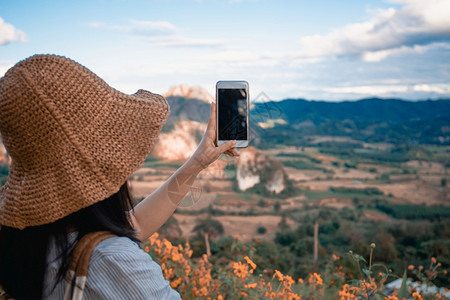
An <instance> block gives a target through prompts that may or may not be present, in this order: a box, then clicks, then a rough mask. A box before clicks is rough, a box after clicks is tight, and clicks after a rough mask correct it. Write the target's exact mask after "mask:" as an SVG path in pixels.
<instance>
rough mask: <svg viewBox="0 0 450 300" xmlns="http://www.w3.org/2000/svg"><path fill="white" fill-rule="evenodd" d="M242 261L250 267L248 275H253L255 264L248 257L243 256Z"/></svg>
mask: <svg viewBox="0 0 450 300" xmlns="http://www.w3.org/2000/svg"><path fill="white" fill-rule="evenodd" d="M244 259H245V261H246V262H247V263H248V264H249V265H250V266H251V267H252V270H251V271H250V273H253V270H255V269H256V264H255V263H254V262H253V261H252V260H251V259H250V258H249V257H248V256H244Z"/></svg>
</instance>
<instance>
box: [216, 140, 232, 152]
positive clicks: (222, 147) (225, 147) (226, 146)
mask: <svg viewBox="0 0 450 300" xmlns="http://www.w3.org/2000/svg"><path fill="white" fill-rule="evenodd" d="M235 146H236V141H228V142H226V143H224V144H222V145H220V146H219V147H218V150H219V151H220V153H224V152H225V151H227V150H230V149H233V148H234V147H235Z"/></svg>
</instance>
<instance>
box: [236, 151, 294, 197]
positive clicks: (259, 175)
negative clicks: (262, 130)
mask: <svg viewBox="0 0 450 300" xmlns="http://www.w3.org/2000/svg"><path fill="white" fill-rule="evenodd" d="M236 181H237V186H238V188H239V189H240V190H241V191H245V190H248V189H250V188H252V187H254V186H257V185H260V186H261V187H262V188H263V189H264V190H265V191H266V192H267V193H269V194H280V193H281V192H283V191H284V190H285V189H286V187H287V176H286V173H285V172H284V169H283V166H282V165H281V163H280V162H278V161H277V160H275V159H273V158H270V157H267V156H266V155H264V154H263V153H262V152H260V151H258V150H257V149H256V148H254V147H248V148H246V149H244V150H242V151H241V152H240V157H239V159H238V161H237V164H236Z"/></svg>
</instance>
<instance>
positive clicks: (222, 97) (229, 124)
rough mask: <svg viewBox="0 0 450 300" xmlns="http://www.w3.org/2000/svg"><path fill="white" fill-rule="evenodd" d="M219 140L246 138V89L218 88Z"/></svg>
mask: <svg viewBox="0 0 450 300" xmlns="http://www.w3.org/2000/svg"><path fill="white" fill-rule="evenodd" d="M217 94H218V95H217V96H218V101H217V102H218V104H217V109H218V125H219V129H218V135H219V140H222V141H227V140H247V91H246V90H245V89H221V88H219V89H218V93H217Z"/></svg>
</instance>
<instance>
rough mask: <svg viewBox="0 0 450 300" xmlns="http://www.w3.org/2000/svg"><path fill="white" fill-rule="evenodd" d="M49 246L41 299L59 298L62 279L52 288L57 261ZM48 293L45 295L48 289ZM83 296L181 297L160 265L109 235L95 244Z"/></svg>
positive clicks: (133, 245) (126, 240) (136, 247)
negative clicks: (164, 274) (165, 276)
mask: <svg viewBox="0 0 450 300" xmlns="http://www.w3.org/2000/svg"><path fill="white" fill-rule="evenodd" d="M55 249H56V247H51V248H50V252H49V255H48V259H47V261H48V266H47V271H46V276H45V284H44V295H46V296H44V299H49V300H53V299H58V300H59V299H63V297H64V292H65V283H64V282H62V281H61V282H59V283H58V284H57V286H56V288H55V289H54V290H53V291H52V288H53V285H54V282H55V280H56V274H57V273H58V270H59V266H60V261H59V260H56V257H57V253H56V250H55ZM50 292H51V294H50V295H49V293H50ZM83 299H111V300H112V299H120V300H123V299H158V300H159V299H181V297H180V295H179V294H178V292H176V291H175V290H173V289H172V288H171V286H170V285H169V282H168V281H167V280H165V279H164V277H163V274H162V271H161V267H160V266H159V265H158V264H157V263H156V262H154V261H153V260H152V258H151V257H150V255H149V254H147V253H145V252H144V251H143V250H142V249H141V248H140V247H139V245H138V244H137V243H135V242H133V241H132V240H130V239H129V238H127V237H112V238H108V239H106V240H104V241H102V242H100V243H99V244H98V245H97V247H95V249H94V252H93V253H92V256H91V260H90V263H89V270H88V276H87V281H86V287H85V289H84V295H83Z"/></svg>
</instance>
